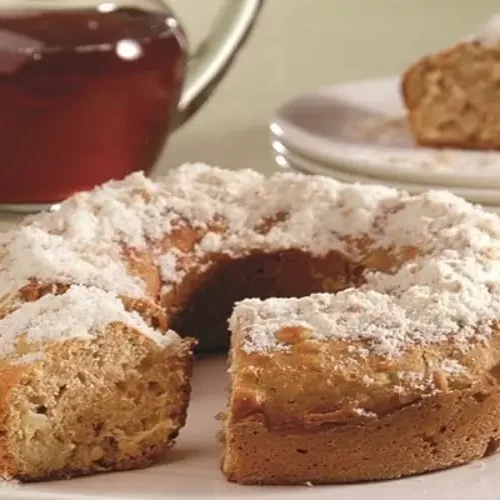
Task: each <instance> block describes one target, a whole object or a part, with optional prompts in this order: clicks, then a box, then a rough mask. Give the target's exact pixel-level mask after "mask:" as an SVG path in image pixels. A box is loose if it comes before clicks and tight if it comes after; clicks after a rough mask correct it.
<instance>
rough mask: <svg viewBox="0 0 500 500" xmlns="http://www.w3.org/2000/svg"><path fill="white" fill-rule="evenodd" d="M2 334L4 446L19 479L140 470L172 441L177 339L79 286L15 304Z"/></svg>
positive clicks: (1, 324)
mask: <svg viewBox="0 0 500 500" xmlns="http://www.w3.org/2000/svg"><path fill="white" fill-rule="evenodd" d="M0 330H1V331H2V337H1V339H0V351H1V353H2V360H1V362H0V363H1V364H0V366H1V368H2V373H1V374H0V382H1V383H0V386H1V387H2V390H0V399H1V404H0V408H1V410H0V411H1V415H2V417H3V419H4V422H6V423H5V427H4V430H3V433H2V436H1V438H0V439H1V440H3V443H2V450H3V453H4V454H5V455H6V456H7V454H9V455H10V456H12V457H14V465H13V466H11V467H12V469H13V471H12V475H13V476H15V477H16V478H17V479H31V480H33V479H37V478H39V479H47V477H50V476H53V477H67V476H69V475H79V474H89V473H92V472H101V471H105V470H108V469H116V468H130V467H134V466H139V465H142V466H143V465H145V464H147V463H149V462H151V461H152V460H153V459H154V458H155V457H156V456H157V455H160V454H161V453H163V452H164V451H166V448H167V446H168V445H167V443H171V442H173V439H174V438H175V434H176V432H177V429H178V428H179V426H180V425H182V424H183V422H181V421H182V419H183V416H182V414H180V413H179V411H180V409H182V408H184V407H185V403H184V402H183V398H184V397H185V394H184V392H183V387H184V386H185V380H181V379H180V377H182V376H183V374H184V371H183V370H182V367H181V365H180V364H181V362H182V361H184V357H182V356H179V353H181V352H182V351H183V350H185V349H187V346H186V345H183V344H181V343H180V342H179V337H178V336H177V335H176V334H175V333H174V332H172V331H168V332H166V333H165V334H162V333H161V332H160V331H158V330H155V329H153V328H151V327H150V326H149V325H148V324H147V322H146V321H145V320H144V319H143V318H142V317H141V316H140V315H139V313H137V312H135V311H127V310H126V309H125V306H124V305H123V303H122V301H121V300H120V299H119V298H118V297H116V295H114V294H112V293H110V292H105V291H103V290H100V289H97V288H95V287H82V286H78V285H75V286H71V287H70V288H69V289H68V290H67V291H66V292H65V293H63V294H61V295H53V294H46V295H44V296H43V297H41V298H40V299H39V300H37V301H33V302H27V303H25V304H23V305H21V306H20V307H19V308H18V309H16V310H15V311H13V312H11V313H10V314H9V315H7V316H6V317H5V318H3V319H1V320H0ZM117 345H119V346H120V348H119V349H117V348H116V346H117ZM155 346H156V347H155ZM167 346H168V347H169V349H167V350H165V347H167ZM11 387H13V388H12V389H10V388H11ZM9 389H10V391H9ZM89 398H90V399H89ZM7 422H8V423H7ZM68 464H71V465H68ZM117 464H119V465H118V466H117ZM2 474H4V475H5V476H9V475H10V471H9V470H3V471H2Z"/></svg>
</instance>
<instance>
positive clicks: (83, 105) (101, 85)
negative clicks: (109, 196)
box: [0, 0, 263, 211]
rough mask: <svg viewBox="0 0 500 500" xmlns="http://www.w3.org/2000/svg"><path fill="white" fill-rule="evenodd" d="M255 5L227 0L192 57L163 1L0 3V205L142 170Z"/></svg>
mask: <svg viewBox="0 0 500 500" xmlns="http://www.w3.org/2000/svg"><path fill="white" fill-rule="evenodd" d="M262 2H263V0H227V1H226V2H225V5H224V8H223V9H222V10H221V13H220V14H219V16H218V18H217V20H216V21H215V24H214V26H213V29H212V31H211V33H210V34H209V35H208V36H207V37H206V38H205V40H204V42H203V43H202V44H201V45H200V47H199V48H198V49H197V50H196V51H194V52H193V53H192V54H191V55H190V54H189V53H188V44H187V40H186V36H185V33H184V31H183V29H182V27H181V25H180V23H179V20H178V19H177V18H176V16H175V15H174V14H173V12H172V11H171V10H170V8H169V7H168V6H167V5H166V4H165V2H164V1H162V0H110V1H105V0H99V1H95V0H2V1H1V2H0V151H1V152H2V153H1V154H2V167H1V168H0V207H1V208H4V209H5V208H8V209H10V210H17V211H25V210H33V209H36V208H38V207H40V206H42V205H45V204H51V203H55V202H57V201H60V200H62V199H64V198H66V197H67V196H69V195H71V194H73V193H74V192H76V191H79V190H83V189H89V188H91V187H93V186H95V185H97V184H99V183H102V182H104V181H106V180H108V179H111V178H122V177H124V176H125V175H127V174H129V173H131V172H133V171H137V170H144V171H145V172H149V171H150V170H151V168H152V167H153V165H154V164H155V161H156V160H157V158H158V156H159V155H160V152H161V151H162V149H163V146H164V144H165V140H166V138H167V136H168V134H169V132H170V131H172V130H173V129H175V128H176V127H179V126H180V125H181V124H183V123H184V122H185V121H186V120H187V119H189V118H190V117H191V116H192V115H193V114H194V113H195V112H196V111H197V110H198V109H199V108H200V107H201V105H202V104H203V102H204V101H205V100H206V99H207V97H208V96H209V95H210V93H211V91H212V90H213V89H214V88H215V86H216V85H217V83H218V82H219V81H220V80H221V78H222V76H223V75H224V73H225V72H226V70H227V69H228V67H229V66H230V64H231V62H232V60H233V59H234V55H235V54H236V53H237V51H238V49H239V48H240V47H241V46H242V44H243V43H244V41H245V39H246V36H247V34H248V33H249V32H250V30H251V28H252V26H253V23H254V21H255V19H256V18H257V16H258V13H259V11H260V7H261V5H262Z"/></svg>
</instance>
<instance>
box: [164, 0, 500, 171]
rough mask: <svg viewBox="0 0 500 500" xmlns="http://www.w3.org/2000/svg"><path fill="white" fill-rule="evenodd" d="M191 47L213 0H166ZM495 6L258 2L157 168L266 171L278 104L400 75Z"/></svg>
mask: <svg viewBox="0 0 500 500" xmlns="http://www.w3.org/2000/svg"><path fill="white" fill-rule="evenodd" d="M170 3H171V5H172V6H173V7H174V9H175V10H176V11H177V12H178V14H179V15H180V16H181V17H182V18H183V20H184V21H185V25H186V27H187V30H188V32H189V34H190V36H191V37H192V39H193V40H194V41H196V40H198V39H199V37H200V35H201V33H203V31H204V30H205V29H206V27H207V24H208V23H209V21H210V19H211V17H212V15H213V13H214V12H215V10H216V8H217V6H218V5H220V4H221V2H220V0H171V2H170ZM497 9H498V10H499V11H500V4H499V3H498V2H497V1H494V0H267V3H266V5H265V8H264V11H263V15H262V17H261V19H260V22H259V24H258V26H257V28H256V30H255V32H254V34H253V36H252V38H251V39H250V42H249V43H248V45H247V46H246V48H245V49H244V51H243V52H242V54H241V56H240V57H239V59H238V60H237V62H236V64H235V66H234V67H233V69H232V71H231V72H230V74H229V75H228V77H227V79H226V80H225V81H224V82H223V84H222V85H221V87H220V88H219V89H218V91H217V93H216V94H215V95H214V97H213V98H212V99H211V100H210V102H209V103H208V105H207V106H206V107H205V108H203V109H202V110H201V112H200V114H199V115H197V116H196V117H195V118H194V119H193V121H192V122H190V123H188V124H187V125H186V126H185V128H183V129H181V130H180V131H179V132H178V133H177V134H176V135H175V136H174V137H173V138H172V140H171V141H170V143H169V145H168V148H167V149H166V151H165V155H164V157H163V159H162V161H161V165H160V168H159V169H158V170H157V172H161V171H163V170H164V169H165V168H167V167H169V166H171V165H176V164H178V163H181V162H185V161H193V160H202V161H205V162H209V163H215V164H219V165H222V166H224V167H235V168H239V167H248V166H250V167H254V168H257V169H261V170H264V171H269V170H271V169H272V168H273V162H272V159H271V155H270V151H269V147H268V133H267V124H268V122H269V119H270V117H271V115H272V113H273V110H274V109H275V108H276V106H277V105H278V104H279V103H280V102H281V101H283V100H284V99H286V98H288V97H290V96H293V95H294V94H297V93H301V92H303V91H306V90H312V89H315V88H316V87H318V86H321V85H325V84H328V83H333V82H339V81H343V80H350V79H355V78H369V77H374V76H383V75H390V74H395V73H399V72H400V71H401V70H403V69H404V68H405V66H406V65H407V64H409V63H410V62H411V61H412V60H413V59H415V58H417V57H419V56H420V55H422V54H423V53H425V52H427V51H432V50H435V49H438V48H441V47H444V46H446V45H448V44H450V43H453V41H454V40H455V39H457V38H458V37H460V36H462V35H464V34H467V33H468V32H470V31H471V29H473V28H474V27H475V26H476V25H477V24H479V23H480V22H482V21H483V20H485V19H486V18H488V17H489V16H490V15H491V14H492V13H494V12H495V11H496V10H497Z"/></svg>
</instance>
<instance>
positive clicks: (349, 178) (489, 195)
mask: <svg viewBox="0 0 500 500" xmlns="http://www.w3.org/2000/svg"><path fill="white" fill-rule="evenodd" d="M271 147H272V150H273V155H274V158H275V161H276V162H277V163H278V164H280V159H279V158H280V157H283V158H285V159H286V161H288V162H289V163H290V164H291V165H293V166H296V167H298V169H299V170H301V171H304V172H307V173H312V174H315V175H324V176H327V177H334V178H336V179H338V180H340V181H343V182H349V183H356V182H357V183H360V184H381V185H384V186H389V187H393V188H395V189H400V190H404V191H408V192H409V193H421V192H423V191H429V190H433V191H452V192H453V193H455V194H456V195H457V196H460V197H462V198H465V199H466V200H468V201H470V202H471V203H478V204H481V205H490V206H496V205H500V190H499V189H486V188H484V189H480V188H471V187H462V186H441V185H436V184H421V183H414V182H404V181H401V180H399V179H391V178H389V179H383V178H380V177H373V176H369V175H362V174H357V173H352V172H349V171H345V170H344V169H341V168H337V167H336V166H334V165H331V164H325V163H322V162H319V161H316V160H314V159H312V158H309V157H307V156H304V155H302V154H300V153H299V152H297V151H296V150H294V149H292V148H291V147H290V146H288V145H286V144H284V143H283V142H282V141H280V140H279V139H278V138H277V137H276V138H273V139H272V145H271Z"/></svg>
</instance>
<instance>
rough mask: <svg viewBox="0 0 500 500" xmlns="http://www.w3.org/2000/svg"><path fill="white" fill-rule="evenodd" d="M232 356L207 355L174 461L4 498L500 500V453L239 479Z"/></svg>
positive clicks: (2, 491)
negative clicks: (226, 419) (233, 480)
mask: <svg viewBox="0 0 500 500" xmlns="http://www.w3.org/2000/svg"><path fill="white" fill-rule="evenodd" d="M226 385H227V379H226V362H225V359H224V358H206V359H202V360H199V361H198V363H196V367H195V381H194V390H193V401H192V404H191V408H190V412H189V418H188V424H187V426H186V428H185V429H184V430H183V431H182V432H181V435H180V438H179V441H178V443H177V445H176V447H175V448H174V449H173V450H172V452H171V453H170V455H169V458H168V463H165V464H161V465H157V466H155V467H151V468H148V469H144V470H139V471H130V472H121V473H110V474H103V475H99V476H92V477H88V478H81V479H72V480H69V481H58V482H51V483H39V484H31V485H15V484H14V485H11V484H8V483H3V484H1V485H0V499H2V500H3V499H25V500H27V499H29V500H44V499H50V500H62V499H64V500H104V499H106V500H118V499H120V500H124V499H128V500H165V499H167V498H168V499H169V500H186V499H191V500H203V499H220V500H223V499H227V500H276V499H277V498H279V499H280V500H281V499H282V500H304V499H307V500H332V499H335V500H366V499H368V498H369V499H370V500H401V499H404V500H471V499H478V500H498V499H500V480H499V479H498V478H499V475H500V456H497V457H490V458H488V459H487V460H482V461H477V462H474V463H472V464H470V465H467V466H463V467H458V468H455V469H450V470H448V471H443V472H437V473H433V474H427V475H423V476H419V477H413V478H407V479H401V480H397V481H386V482H378V483H364V484H353V485H338V486H314V487H307V486H303V487H301V486H297V487H278V486H267V487H265V486H261V487H252V486H239V485H236V484H229V483H227V482H226V481H225V480H224V478H223V476H222V475H221V473H220V471H219V461H220V460H219V459H220V447H219V445H218V443H217V442H216V439H215V434H216V432H217V430H218V428H219V423H218V422H216V421H215V419H214V415H216V414H217V413H218V412H220V411H221V410H223V409H224V406H225V388H226Z"/></svg>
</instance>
